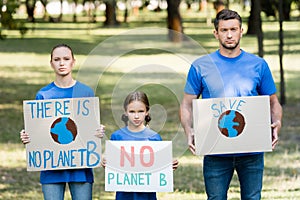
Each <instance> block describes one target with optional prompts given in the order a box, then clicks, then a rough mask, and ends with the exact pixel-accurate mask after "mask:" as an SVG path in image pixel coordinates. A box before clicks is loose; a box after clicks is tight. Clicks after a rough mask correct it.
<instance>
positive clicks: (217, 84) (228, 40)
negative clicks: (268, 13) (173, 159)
mask: <svg viewBox="0 0 300 200" xmlns="http://www.w3.org/2000/svg"><path fill="white" fill-rule="evenodd" d="M214 26H215V30H214V36H215V38H216V39H217V40H218V41H219V50H217V51H215V52H213V53H211V54H209V55H206V56H203V57H201V58H198V59H197V60H195V61H194V62H193V64H192V66H191V68H190V70H189V73H188V77H187V83H186V86H185V90H184V91H185V94H184V97H183V101H182V104H181V107H180V119H181V123H182V126H183V128H184V131H185V133H186V136H187V141H188V145H189V149H190V150H191V151H192V152H193V153H194V154H195V145H194V133H193V129H192V100H193V99H197V98H198V97H199V96H200V95H201V96H202V98H203V99H205V98H218V97H240V96H258V95H269V96H270V109H271V121H272V124H271V127H272V148H275V146H276V144H277V142H278V133H279V130H280V127H281V117H282V108H281V105H280V104H279V102H278V98H277V96H276V94H275V93H276V87H275V84H274V80H273V78H272V75H271V72H270V69H269V67H268V64H267V63H266V61H265V60H264V59H262V58H259V57H257V56H255V55H252V54H250V53H247V52H245V51H243V50H242V49H241V48H240V39H241V38H242V35H243V28H242V19H241V17H240V16H239V14H238V13H237V12H235V11H232V10H227V9H225V10H222V11H221V12H219V13H218V14H217V16H216V19H215V21H214ZM263 169H264V154H263V152H256V153H239V154H226V155H225V154H224V155H206V156H204V161H203V175H204V181H205V190H206V193H207V196H208V199H209V200H210V199H214V200H223V199H227V191H228V188H229V185H230V181H231V179H232V176H233V172H234V170H236V172H237V174H238V177H239V181H240V188H241V199H243V200H244V199H252V200H254V199H255V200H258V199H260V198H261V189H262V179H263Z"/></svg>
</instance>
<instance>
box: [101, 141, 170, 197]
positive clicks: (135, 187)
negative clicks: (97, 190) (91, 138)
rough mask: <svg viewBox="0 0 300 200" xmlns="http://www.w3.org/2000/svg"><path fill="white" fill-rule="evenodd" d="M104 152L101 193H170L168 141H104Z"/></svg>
mask: <svg viewBox="0 0 300 200" xmlns="http://www.w3.org/2000/svg"><path fill="white" fill-rule="evenodd" d="M105 152H106V153H105V157H106V161H107V162H106V168H105V191H127V192H172V191H173V168H172V142H171V141H106V149H105Z"/></svg>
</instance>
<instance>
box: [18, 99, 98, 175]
mask: <svg viewBox="0 0 300 200" xmlns="http://www.w3.org/2000/svg"><path fill="white" fill-rule="evenodd" d="M23 110H24V123H25V131H26V132H27V133H28V134H29V136H30V143H28V144H27V145H26V158H27V170H28V171H42V170H49V169H51V170H56V169H72V168H87V167H88V168H94V167H99V166H100V165H101V163H100V159H101V156H100V155H101V140H100V138H97V137H96V136H95V133H96V129H97V128H99V125H100V114H99V99H98V97H88V98H70V99H49V100H27V101H23Z"/></svg>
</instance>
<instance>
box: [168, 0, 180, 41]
mask: <svg viewBox="0 0 300 200" xmlns="http://www.w3.org/2000/svg"><path fill="white" fill-rule="evenodd" d="M180 1H181V0H167V3H168V9H167V11H168V29H169V39H170V41H172V42H181V41H182V39H183V38H182V33H183V28H182V20H181V16H180V12H179V5H180Z"/></svg>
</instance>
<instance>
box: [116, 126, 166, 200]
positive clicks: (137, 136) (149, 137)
mask: <svg viewBox="0 0 300 200" xmlns="http://www.w3.org/2000/svg"><path fill="white" fill-rule="evenodd" d="M110 139H111V140H124V141H162V138H161V136H160V135H159V134H158V133H156V132H155V131H153V130H151V129H149V128H146V127H145V128H144V129H143V130H142V131H140V132H131V131H130V130H128V127H127V126H126V127H123V128H121V129H119V130H117V131H115V132H114V133H113V134H112V135H111V137H110ZM156 199H157V198H156V193H155V192H116V200H156Z"/></svg>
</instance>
